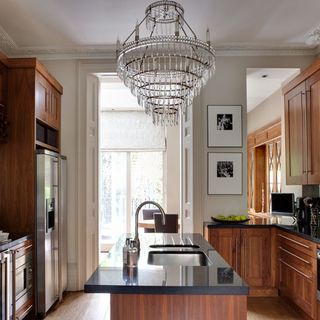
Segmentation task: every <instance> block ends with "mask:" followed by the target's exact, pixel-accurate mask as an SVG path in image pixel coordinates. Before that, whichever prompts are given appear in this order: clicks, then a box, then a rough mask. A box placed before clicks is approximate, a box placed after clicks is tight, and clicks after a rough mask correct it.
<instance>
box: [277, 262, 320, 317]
mask: <svg viewBox="0 0 320 320" xmlns="http://www.w3.org/2000/svg"><path fill="white" fill-rule="evenodd" d="M315 283H316V279H315V277H310V276H308V275H306V274H304V273H303V272H301V271H299V270H297V269H296V268H295V267H293V266H292V265H291V264H290V263H288V262H286V261H283V260H280V261H279V289H280V290H281V294H282V295H285V296H287V297H288V298H289V299H290V300H292V301H293V302H294V303H296V304H297V305H298V306H299V307H300V308H301V309H302V310H303V311H304V312H305V313H306V314H308V315H309V316H311V318H312V319H314V318H315V312H316V299H315V296H316V290H315Z"/></svg>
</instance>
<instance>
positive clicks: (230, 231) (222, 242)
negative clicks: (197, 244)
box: [208, 228, 240, 273]
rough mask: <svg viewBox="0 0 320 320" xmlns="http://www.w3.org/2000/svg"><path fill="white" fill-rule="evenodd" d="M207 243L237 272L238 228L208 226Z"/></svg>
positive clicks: (238, 259)
mask: <svg viewBox="0 0 320 320" xmlns="http://www.w3.org/2000/svg"><path fill="white" fill-rule="evenodd" d="M208 240H209V243H210V244H211V245H212V246H213V247H214V248H215V249H216V250H217V251H218V252H219V254H220V255H221V256H222V257H223V259H224V260H226V262H227V263H228V264H230V266H231V267H232V268H233V269H234V270H235V271H236V272H238V273H239V271H240V229H239V228H210V229H209V239H208Z"/></svg>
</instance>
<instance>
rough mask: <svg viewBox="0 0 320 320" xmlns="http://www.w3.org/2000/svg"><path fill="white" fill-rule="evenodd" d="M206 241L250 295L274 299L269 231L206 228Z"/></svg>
mask: <svg viewBox="0 0 320 320" xmlns="http://www.w3.org/2000/svg"><path fill="white" fill-rule="evenodd" d="M206 238H207V240H208V242H209V243H210V244H211V245H212V246H213V247H214V248H215V249H216V250H217V251H218V252H219V253H220V254H221V256H222V257H223V258H224V259H225V260H226V261H227V262H228V263H229V264H230V265H231V266H232V268H233V269H234V270H235V271H236V272H237V273H239V275H240V276H241V277H242V278H243V279H244V280H245V281H246V282H247V283H248V284H249V286H250V295H254V296H260V295H262V296H268V295H269V296H274V295H277V289H276V282H275V267H274V263H275V262H276V260H275V259H274V257H273V256H272V252H274V251H273V248H272V241H271V240H272V230H271V229H270V228H232V227H231V228H228V227H227V228H219V227H215V228H207V230H206Z"/></svg>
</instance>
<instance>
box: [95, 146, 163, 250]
mask: <svg viewBox="0 0 320 320" xmlns="http://www.w3.org/2000/svg"><path fill="white" fill-rule="evenodd" d="M145 200H154V201H156V202H158V203H161V204H163V200H164V199H163V152H162V151H137V152H132V151H127V152H122V151H107V150H101V151H100V232H101V241H102V244H104V245H107V246H108V244H113V243H114V242H115V240H116V239H117V238H118V237H119V235H121V234H123V233H126V232H133V230H134V225H133V223H134V213H135V210H136V208H137V207H138V205H139V204H140V203H141V202H142V201H145Z"/></svg>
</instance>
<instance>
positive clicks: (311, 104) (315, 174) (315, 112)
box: [306, 70, 320, 184]
mask: <svg viewBox="0 0 320 320" xmlns="http://www.w3.org/2000/svg"><path fill="white" fill-rule="evenodd" d="M306 94H307V111H308V112H307V115H308V117H307V134H308V159H307V161H308V166H307V171H308V184H320V146H319V137H320V126H319V123H320V70H319V71H317V72H316V73H314V74H313V75H312V76H311V77H310V78H308V79H307V81H306Z"/></svg>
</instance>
